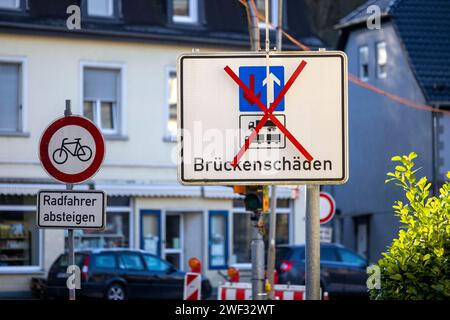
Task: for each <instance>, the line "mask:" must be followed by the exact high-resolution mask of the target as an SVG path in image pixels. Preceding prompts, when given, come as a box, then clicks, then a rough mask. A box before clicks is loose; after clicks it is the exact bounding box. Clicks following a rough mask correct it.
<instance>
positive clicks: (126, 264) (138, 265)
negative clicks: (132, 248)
mask: <svg viewBox="0 0 450 320" xmlns="http://www.w3.org/2000/svg"><path fill="white" fill-rule="evenodd" d="M119 260H120V263H119V265H120V268H121V269H127V270H138V271H140V270H144V269H145V268H144V263H143V262H142V259H141V256H140V255H139V254H137V253H122V254H120V255H119Z"/></svg>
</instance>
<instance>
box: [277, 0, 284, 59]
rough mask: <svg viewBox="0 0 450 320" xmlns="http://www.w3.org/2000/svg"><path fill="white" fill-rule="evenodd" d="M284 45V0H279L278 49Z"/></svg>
mask: <svg viewBox="0 0 450 320" xmlns="http://www.w3.org/2000/svg"><path fill="white" fill-rule="evenodd" d="M282 46H283V0H278V22H277V51H281V49H282Z"/></svg>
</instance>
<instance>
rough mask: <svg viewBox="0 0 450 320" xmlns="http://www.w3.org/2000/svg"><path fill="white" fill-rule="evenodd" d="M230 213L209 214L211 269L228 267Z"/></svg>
mask: <svg viewBox="0 0 450 320" xmlns="http://www.w3.org/2000/svg"><path fill="white" fill-rule="evenodd" d="M227 218H228V212H227V211H210V212H209V243H208V245H209V268H210V269H220V268H226V267H227V266H228V221H227Z"/></svg>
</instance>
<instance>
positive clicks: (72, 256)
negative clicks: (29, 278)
mask: <svg viewBox="0 0 450 320" xmlns="http://www.w3.org/2000/svg"><path fill="white" fill-rule="evenodd" d="M70 103H71V102H70V100H66V109H65V110H64V116H65V117H70V116H71V115H72V110H71V105H70ZM66 190H73V184H70V183H67V184H66ZM68 231H69V232H68V239H67V240H68V247H69V248H68V249H69V266H73V265H75V250H74V244H73V242H74V241H73V229H69V230H68ZM74 272H75V271H74ZM69 276H70V275H69ZM75 298H76V296H75V288H69V300H75Z"/></svg>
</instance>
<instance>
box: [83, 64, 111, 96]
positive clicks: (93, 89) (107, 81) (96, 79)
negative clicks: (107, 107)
mask: <svg viewBox="0 0 450 320" xmlns="http://www.w3.org/2000/svg"><path fill="white" fill-rule="evenodd" d="M118 81H119V71H117V70H107V69H92V68H87V69H85V73H84V84H83V85H84V100H102V101H110V102H116V101H117V89H118Z"/></svg>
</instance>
